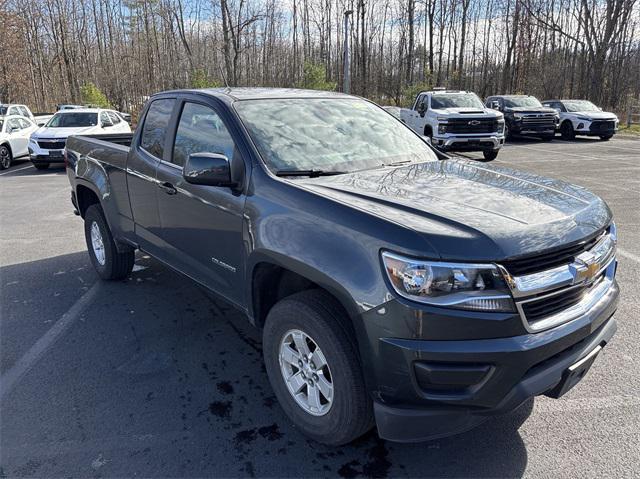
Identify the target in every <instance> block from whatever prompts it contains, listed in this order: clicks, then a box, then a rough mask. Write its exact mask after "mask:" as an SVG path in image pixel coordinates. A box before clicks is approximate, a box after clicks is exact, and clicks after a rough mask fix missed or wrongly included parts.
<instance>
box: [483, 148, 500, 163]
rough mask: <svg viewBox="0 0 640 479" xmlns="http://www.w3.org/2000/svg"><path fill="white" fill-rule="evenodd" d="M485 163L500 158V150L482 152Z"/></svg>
mask: <svg viewBox="0 0 640 479" xmlns="http://www.w3.org/2000/svg"><path fill="white" fill-rule="evenodd" d="M482 156H484V161H493V160H495V159H496V158H497V157H498V150H486V151H483V152H482Z"/></svg>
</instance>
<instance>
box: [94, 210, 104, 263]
mask: <svg viewBox="0 0 640 479" xmlns="http://www.w3.org/2000/svg"><path fill="white" fill-rule="evenodd" d="M91 246H92V248H93V254H94V256H95V257H96V260H97V261H98V263H99V264H100V266H104V264H105V263H106V261H107V258H106V255H105V251H104V242H103V241H102V233H101V232H100V227H99V226H98V223H96V222H95V221H94V222H93V223H91Z"/></svg>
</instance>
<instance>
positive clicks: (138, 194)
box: [65, 89, 619, 445]
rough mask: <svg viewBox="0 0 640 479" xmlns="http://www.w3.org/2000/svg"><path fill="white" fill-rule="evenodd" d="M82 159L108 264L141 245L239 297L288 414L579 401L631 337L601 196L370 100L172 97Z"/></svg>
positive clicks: (434, 427) (390, 435)
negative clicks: (453, 151) (596, 369)
mask: <svg viewBox="0 0 640 479" xmlns="http://www.w3.org/2000/svg"><path fill="white" fill-rule="evenodd" d="M65 155H66V163H67V173H68V177H69V180H70V182H71V186H72V201H73V204H74V206H75V209H76V212H77V213H78V214H79V215H80V216H81V217H82V218H83V219H84V225H85V234H86V239H87V246H88V249H89V254H90V257H91V261H92V263H93V265H94V266H95V268H96V270H97V272H98V274H99V275H100V276H101V277H102V278H104V279H118V278H124V277H126V276H127V275H129V273H130V272H131V270H132V267H133V264H134V252H135V251H136V250H138V249H139V250H142V251H144V252H146V253H148V254H150V255H152V256H154V257H155V258H157V259H158V260H159V261H161V262H163V263H165V264H167V265H169V266H171V267H172V268H174V269H176V270H178V271H180V272H182V273H184V274H185V275H186V276H188V277H189V278H191V279H193V280H195V281H197V282H198V283H200V284H201V285H203V286H204V287H205V288H207V289H208V290H210V291H212V292H214V293H217V294H218V295H219V296H221V297H222V298H224V299H225V300H227V301H228V302H229V303H231V304H233V305H235V306H236V307H237V308H238V309H239V310H240V311H242V312H243V313H244V314H246V316H247V318H248V320H249V321H250V322H252V323H253V324H254V325H255V326H256V327H258V328H260V329H261V330H262V335H263V352H264V361H265V365H266V371H267V374H268V376H269V380H270V382H271V385H272V387H273V390H274V392H275V394H276V396H277V398H278V400H279V402H280V404H281V405H282V407H283V410H284V412H285V413H286V414H287V415H288V417H289V418H290V419H291V421H292V422H293V423H294V424H295V425H296V426H297V427H298V428H299V430H301V431H302V432H303V433H305V434H307V435H308V436H309V437H311V438H313V439H315V440H317V441H320V442H323V443H327V444H334V445H337V444H344V443H347V442H349V441H351V440H353V439H355V438H357V437H358V436H360V435H362V434H363V433H365V432H366V431H368V430H369V429H370V428H371V427H373V425H374V424H375V425H376V426H377V429H378V433H379V435H380V436H381V437H383V438H386V439H390V440H396V441H419V440H425V439H432V438H437V437H443V436H447V435H451V434H456V433H459V432H462V431H465V430H467V429H470V428H472V427H474V426H476V425H478V424H480V423H481V422H483V421H484V420H486V419H488V418H490V417H491V416H492V415H495V414H500V413H505V412H508V411H510V410H513V409H515V408H517V407H518V406H520V405H521V404H523V403H524V402H525V401H527V400H529V399H530V398H532V397H534V396H537V395H547V396H551V397H560V396H561V395H563V394H564V393H566V392H567V391H568V390H569V389H570V388H572V387H573V386H574V385H575V384H576V383H577V382H578V381H580V379H582V377H583V376H584V375H585V373H586V372H587V370H588V369H589V367H590V366H591V364H592V363H593V361H594V359H595V358H596V356H597V354H598V353H599V351H601V350H602V348H603V347H604V346H605V345H606V344H607V343H608V342H609V341H610V340H611V338H612V336H613V334H614V332H615V330H616V322H615V320H614V319H613V318H612V316H613V314H614V311H615V310H616V307H617V303H618V291H619V290H618V285H617V283H616V280H615V272H616V265H617V262H616V258H615V251H616V227H615V224H614V222H613V220H612V215H611V212H610V210H609V208H608V207H607V205H606V204H605V203H604V202H603V201H602V200H601V199H600V198H598V197H597V196H595V195H593V194H591V193H589V192H588V191H587V190H585V189H584V188H581V187H578V186H573V185H570V184H567V183H564V182H562V181H556V180H551V179H547V178H542V177H539V176H536V175H533V174H530V173H522V172H517V171H513V170H509V169H503V168H498V167H493V166H488V165H485V164H479V163H477V162H473V161H466V160H459V159H456V160H454V159H448V158H447V157H446V156H445V155H444V154H442V153H438V152H436V151H434V150H433V149H432V147H431V146H430V145H429V144H428V143H427V142H425V140H424V139H423V138H421V137H420V136H419V135H418V134H416V133H414V132H413V131H412V130H410V129H409V128H408V127H407V126H405V125H404V124H403V123H402V122H400V121H399V120H398V119H397V118H394V117H393V116H392V115H390V114H388V113H386V112H385V111H384V110H382V109H381V108H379V107H377V106H376V105H374V104H372V103H370V102H368V101H366V100H363V99H360V98H355V97H351V96H347V95H341V94H337V93H323V92H312V91H301V90H279V89H224V90H217V89H216V90H188V91H187V90H183V91H170V92H165V93H161V94H157V95H154V96H153V97H151V99H150V100H149V101H148V103H147V105H146V107H145V109H144V111H143V112H142V115H141V117H140V122H139V125H138V128H137V130H136V132H135V133H134V134H133V135H119V136H108V137H82V136H78V137H71V138H70V139H69V141H68V142H67V146H66V152H65ZM123 287H126V286H124V285H123ZM194 354H197V352H195V351H194ZM202 354H205V352H204V351H203V352H202ZM577 413H578V412H577ZM577 413H576V414H577Z"/></svg>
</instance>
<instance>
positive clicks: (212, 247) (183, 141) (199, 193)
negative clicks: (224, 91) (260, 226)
mask: <svg viewBox="0 0 640 479" xmlns="http://www.w3.org/2000/svg"><path fill="white" fill-rule="evenodd" d="M224 114H225V113H224V112H223V111H221V110H220V108H218V107H217V106H216V104H215V103H213V102H211V103H210V102H208V101H206V100H202V99H200V98H198V97H194V98H190V97H189V98H187V99H185V100H183V101H182V102H181V104H180V106H179V107H178V116H177V120H176V123H175V130H174V131H175V135H173V144H172V145H171V151H170V154H169V155H165V160H164V161H162V162H160V164H159V165H158V170H157V171H158V172H157V183H158V188H157V192H156V194H157V198H158V208H159V212H160V223H161V237H162V240H163V242H164V245H165V246H164V247H165V248H166V251H165V253H166V254H167V258H166V260H167V262H168V263H169V264H171V265H172V266H173V267H175V268H177V269H178V270H180V271H182V272H183V273H185V274H187V275H188V276H191V277H192V278H193V279H195V280H196V281H198V282H200V283H202V284H204V285H206V286H208V287H209V288H211V289H212V290H214V291H216V292H218V293H219V294H221V295H223V296H225V297H227V298H229V299H231V300H232V301H234V302H236V303H237V304H242V303H243V301H242V298H243V288H242V287H241V284H242V277H243V274H244V269H243V264H242V263H243V255H242V224H243V209H244V203H245V195H244V194H242V193H239V192H237V191H234V190H233V189H231V188H229V187H215V186H205V185H193V184H190V183H187V182H186V181H185V180H184V178H183V176H182V167H183V165H184V164H185V161H186V160H187V158H188V157H189V155H190V154H192V153H218V154H223V155H225V156H226V157H227V158H229V161H230V162H232V163H235V162H243V158H242V157H241V155H240V152H239V151H238V148H237V146H236V141H235V139H234V138H233V136H232V134H231V129H230V128H229V124H228V122H227V121H226V119H225V117H224Z"/></svg>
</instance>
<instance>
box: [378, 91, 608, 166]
mask: <svg viewBox="0 0 640 479" xmlns="http://www.w3.org/2000/svg"><path fill="white" fill-rule="evenodd" d="M387 111H389V112H390V113H391V114H394V115H396V116H399V118H400V120H401V121H402V122H404V123H406V124H407V125H408V126H409V127H411V128H412V129H413V130H414V131H416V132H417V133H419V134H420V135H423V136H425V137H427V138H428V139H429V140H430V142H431V144H432V145H433V146H434V147H436V148H438V149H439V150H441V151H481V152H482V153H483V155H484V158H485V160H487V161H490V160H493V159H495V158H496V156H497V155H498V151H499V150H500V148H501V147H502V146H503V145H504V142H505V141H506V140H508V139H511V138H513V137H514V136H518V135H527V136H535V137H538V138H540V139H542V140H544V141H551V140H553V139H554V138H555V135H556V132H558V131H559V132H560V133H561V134H562V138H563V139H565V140H571V139H573V138H575V136H576V135H587V136H598V137H600V138H601V139H602V140H609V139H610V138H611V137H612V136H613V135H614V134H615V132H616V130H617V129H618V118H617V116H616V115H615V114H614V113H609V112H603V111H602V109H601V108H598V107H597V106H596V105H594V104H593V103H591V102H589V101H587V100H546V101H544V102H540V101H539V100H538V99H537V98H536V97H533V96H530V95H492V96H490V97H488V98H487V99H486V100H485V102H484V103H483V102H482V101H481V100H480V98H479V97H478V96H477V95H476V94H475V93H473V92H470V91H459V90H444V89H434V90H432V91H423V92H421V93H419V94H418V95H417V96H416V99H415V101H414V103H413V106H412V107H411V108H401V109H399V111H395V110H393V111H392V110H387Z"/></svg>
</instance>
